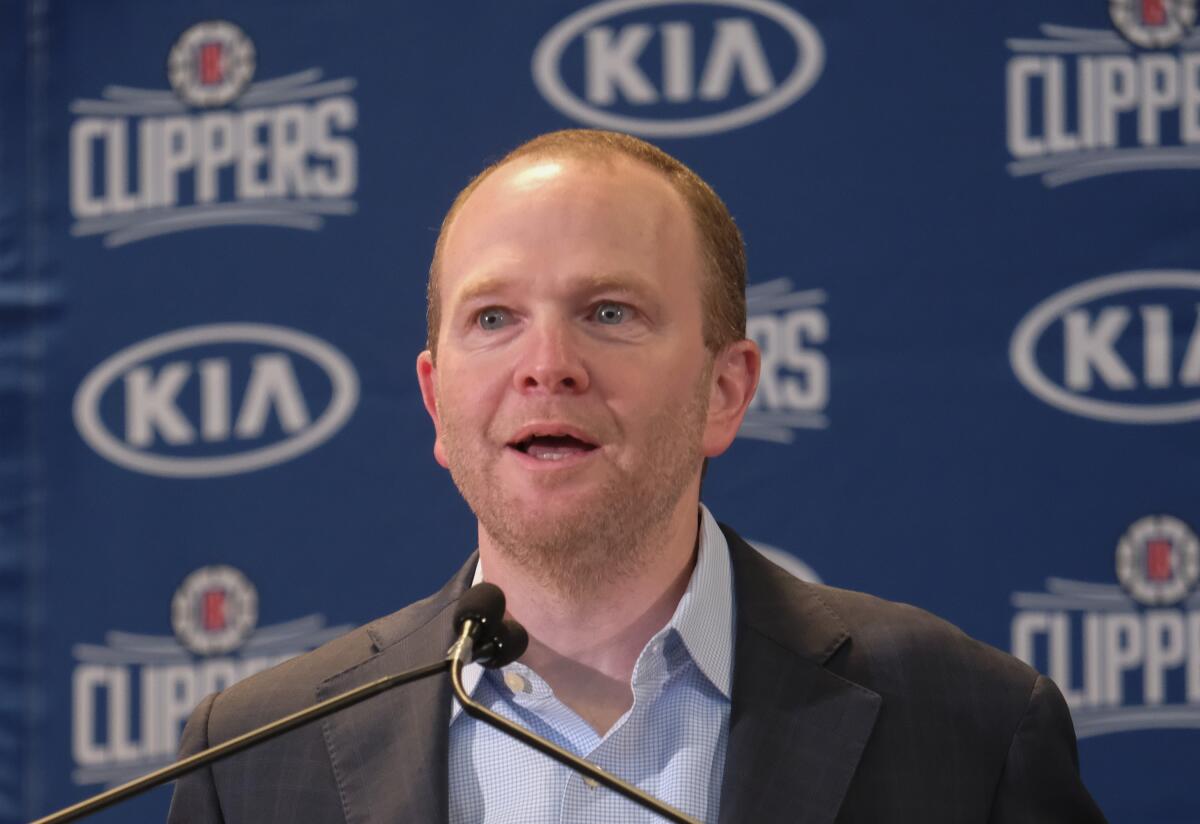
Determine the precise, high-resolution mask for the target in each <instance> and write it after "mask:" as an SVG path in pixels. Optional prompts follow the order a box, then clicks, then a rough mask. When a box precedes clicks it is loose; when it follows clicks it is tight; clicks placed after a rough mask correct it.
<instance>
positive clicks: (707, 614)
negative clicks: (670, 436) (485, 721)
mask: <svg viewBox="0 0 1200 824" xmlns="http://www.w3.org/2000/svg"><path fill="white" fill-rule="evenodd" d="M482 580H483V561H482V560H480V561H479V563H477V564H476V565H475V576H474V578H472V580H471V586H475V584H478V583H479V582H481V581H482ZM671 631H675V632H677V633H678V634H679V637H680V639H681V640H682V641H683V645H684V647H686V648H687V651H688V655H690V656H691V658H692V661H693V662H694V663H695V664H696V667H697V668H698V669H699V670H700V672H701V673H703V674H704V677H705V678H707V679H708V680H709V681H710V682H711V683H712V685H713V686H714V687H716V688H717V690H718V691H720V693H721V695H723V696H724V697H725V698H726V699H729V697H730V695H731V693H732V688H733V571H732V567H731V566H730V561H729V544H728V543H727V542H726V540H725V534H724V533H723V532H721V528H720V527H719V526H717V521H716V519H715V518H714V517H713V515H712V513H711V512H709V511H708V507H706V506H705V505H704V504H700V536H699V541H698V547H697V550H696V566H695V568H694V569H693V570H692V577H691V579H690V580H689V581H688V586H687V589H686V590H685V591H684V593H683V597H682V598H680V599H679V604H678V605H677V606H676V607H675V613H674V614H673V615H672V616H671V620H670V621H668V622H667V624H666V626H664V627H663V628H662V629H661V630H659V631H658V632H657V633H655V635H654V638H652V639H650V643H653V642H654V640H655V639H658V638H663V637H665V636H666V635H667V634H669V633H670V632H671ZM647 646H649V644H647ZM642 654H643V655H644V654H645V650H644V649H643V651H642ZM483 673H484V669H483V665H482V664H478V663H471V664H467V665H466V666H465V667H463V671H462V681H463V689H465V690H466V692H467V694H468V695H474V694H475V690H476V688H477V687H478V686H479V681H480V679H481V678H483ZM460 712H462V707H461V705H459V703H458V702H457V701H454V702H453V704H452V706H451V709H450V721H451V723H453V722H454V719H455V718H457V717H458V715H459V713H460Z"/></svg>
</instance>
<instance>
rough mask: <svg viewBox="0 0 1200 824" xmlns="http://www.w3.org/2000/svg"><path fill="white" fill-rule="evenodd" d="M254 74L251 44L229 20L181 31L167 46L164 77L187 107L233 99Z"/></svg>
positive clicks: (213, 104)
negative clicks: (170, 44) (172, 43)
mask: <svg viewBox="0 0 1200 824" xmlns="http://www.w3.org/2000/svg"><path fill="white" fill-rule="evenodd" d="M252 77H254V44H253V43H251V42H250V38H249V37H247V36H246V33H245V32H243V31H242V30H241V29H239V28H238V27H237V26H235V25H233V24H232V23H228V22H226V21H224V20H214V21H211V22H208V23H200V24H198V25H195V26H192V27H191V28H190V29H188V30H187V31H185V32H184V33H183V34H182V35H181V36H180V38H179V40H178V41H177V42H176V43H175V45H174V46H172V47H171V56H170V57H169V58H168V59H167V78H168V79H169V80H170V81H171V87H172V88H174V89H175V93H176V94H177V95H179V98H180V99H181V100H182V101H183V102H184V103H187V104H188V105H189V106H203V107H211V106H224V105H226V104H227V103H231V102H233V101H234V100H235V99H236V98H237V97H238V96H239V95H240V94H241V93H242V91H243V90H244V89H245V88H246V85H247V84H248V83H249V82H250V79H251V78H252Z"/></svg>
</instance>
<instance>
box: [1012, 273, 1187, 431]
mask: <svg viewBox="0 0 1200 824" xmlns="http://www.w3.org/2000/svg"><path fill="white" fill-rule="evenodd" d="M1197 292H1200V272H1188V271H1153V270H1152V271H1144V272H1125V273H1122V274H1116V275H1108V276H1106V277H1100V278H1096V279H1095V280H1089V281H1086V282H1084V283H1080V284H1077V285H1075V286H1072V287H1070V288H1069V289H1065V290H1063V291H1062V292H1059V293H1058V294H1056V295H1052V296H1051V297H1049V298H1047V299H1046V300H1044V301H1042V302H1041V303H1039V304H1038V305H1037V306H1035V307H1034V308H1033V310H1032V311H1030V312H1029V314H1028V315H1026V316H1025V317H1024V318H1023V319H1022V320H1021V322H1020V324H1018V325H1017V328H1016V331H1015V332H1014V333H1013V337H1012V341H1011V343H1010V345H1009V360H1010V362H1011V363H1012V368H1013V372H1014V373H1016V376H1017V378H1018V379H1019V380H1020V381H1021V383H1022V384H1024V386H1025V388H1026V389H1028V390H1029V391H1030V392H1032V393H1033V394H1034V395H1036V396H1037V397H1038V398H1040V399H1041V400H1043V401H1045V402H1046V403H1048V404H1050V405H1051V406H1054V407H1057V408H1058V409H1061V410H1063V411H1064V412H1070V413H1071V414H1074V415H1082V416H1084V417H1088V418H1095V419H1096V420H1102V421H1111V422H1113V423H1133V424H1169V423H1184V422H1186V421H1193V420H1196V419H1198V418H1200V302H1198V296H1197Z"/></svg>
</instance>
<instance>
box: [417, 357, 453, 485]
mask: <svg viewBox="0 0 1200 824" xmlns="http://www.w3.org/2000/svg"><path fill="white" fill-rule="evenodd" d="M417 385H418V386H420V387H421V400H422V401H424V402H425V411H426V412H428V413H429V418H430V419H431V420H432V421H433V433H434V438H433V457H434V458H435V459H436V460H437V462H438V463H439V464H441V465H442V466H444V467H446V468H447V469H449V468H450V463H449V462H448V461H447V460H446V448H445V447H444V446H443V445H442V418H441V416H440V415H439V414H438V405H437V366H436V365H435V364H434V362H433V355H432V354H430V352H429V350H428V349H426V350H425V351H424V352H422V353H421V354H419V355H417Z"/></svg>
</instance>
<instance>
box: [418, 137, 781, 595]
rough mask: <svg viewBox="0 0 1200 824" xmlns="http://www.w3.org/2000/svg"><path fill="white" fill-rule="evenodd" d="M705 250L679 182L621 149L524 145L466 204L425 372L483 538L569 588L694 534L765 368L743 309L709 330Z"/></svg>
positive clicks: (631, 565)
mask: <svg viewBox="0 0 1200 824" xmlns="http://www.w3.org/2000/svg"><path fill="white" fill-rule="evenodd" d="M551 137H553V136H551ZM602 137H604V139H606V140H612V141H615V142H620V143H622V145H638V143H633V142H630V141H632V140H633V139H632V138H618V137H613V136H602ZM546 142H548V143H552V142H553V141H552V140H550V138H547V139H546ZM530 145H532V144H530ZM572 145H574V144H572ZM587 145H591V144H587ZM641 145H644V144H641ZM593 149H595V147H594V146H593ZM651 151H653V152H657V150H653V149H651ZM518 152H520V150H518ZM672 163H674V161H672ZM680 168H682V167H680ZM685 171H686V170H685ZM687 174H688V175H691V173H690V172H688V173H687ZM692 178H694V175H692ZM695 180H696V182H697V183H699V181H698V179H695ZM699 185H700V186H703V184H702V183H699ZM705 189H706V187H705ZM706 190H707V189H706ZM709 194H710V195H711V192H709ZM712 198H713V200H714V202H715V203H716V204H717V205H718V206H719V205H720V202H719V201H716V200H715V195H712ZM721 210H722V211H723V207H721ZM725 217H726V223H727V228H728V231H731V232H732V237H733V238H735V239H736V237H737V230H736V229H735V228H733V226H732V222H730V221H728V215H726V216H725ZM735 245H737V246H738V253H737V254H736V255H734V257H736V258H737V259H738V260H739V261H740V259H741V255H740V242H739V243H737V244H735ZM710 259H711V252H710V245H709V244H706V243H704V242H703V241H702V232H701V228H700V226H699V221H698V220H697V219H696V217H695V212H694V207H693V205H692V202H691V201H690V200H689V199H688V197H687V196H686V195H685V194H684V193H683V191H681V189H680V187H679V185H678V184H677V181H676V180H675V179H673V178H672V177H671V176H669V175H668V174H666V173H664V172H663V171H661V169H660V167H659V166H657V165H652V164H649V163H646V162H643V160H642V159H641V158H640V157H631V156H630V154H629V153H628V152H626V151H619V152H610V151H601V150H599V149H595V150H594V151H592V150H589V151H585V152H582V153H581V152H579V151H577V150H572V151H561V152H560V151H552V150H550V149H549V148H545V147H544V148H543V150H538V151H528V152H524V153H518V154H516V156H510V158H509V159H507V160H505V161H504V162H502V163H501V164H499V165H498V166H496V167H492V169H491V170H489V172H488V173H486V175H485V176H481V177H480V178H477V179H476V181H474V182H473V183H472V186H471V187H470V188H469V193H468V195H467V196H460V198H459V199H458V200H457V201H456V202H455V206H454V208H453V210H452V214H451V216H449V217H448V218H447V220H446V225H445V226H444V228H443V232H442V236H441V238H440V239H439V241H438V250H437V260H436V263H435V266H434V272H433V276H434V284H435V288H433V289H431V294H432V297H433V300H434V307H435V309H434V311H433V312H432V313H431V314H432V315H433V316H434V318H435V320H434V325H433V327H432V328H431V334H430V337H431V342H432V341H436V344H433V343H431V345H436V346H437V347H438V353H437V357H436V360H435V358H434V356H433V353H432V351H430V350H427V351H426V352H423V353H422V354H421V356H420V357H419V358H418V361H417V375H418V380H419V382H420V385H421V391H422V396H423V398H424V400H425V405H426V408H427V409H428V410H429V413H430V416H431V417H432V419H433V422H434V425H435V428H436V430H437V439H436V442H435V446H434V454H435V456H436V457H437V459H438V461H439V462H440V463H442V464H443V465H444V466H446V467H447V468H449V469H450V471H451V475H452V476H453V478H454V480H455V483H456V484H457V485H458V487H459V489H460V491H461V492H462V494H463V497H464V498H466V500H467V502H468V503H469V504H470V506H471V508H472V509H473V510H474V512H475V514H476V516H477V517H478V518H479V522H480V533H481V535H480V545H481V548H483V547H495V548H496V549H497V551H500V552H504V553H506V554H507V555H508V556H509V557H510V558H512V559H514V560H515V561H517V562H518V563H520V564H521V565H522V566H523V567H524V568H525V569H527V570H528V571H529V572H530V573H531V574H532V575H535V576H540V577H541V578H542V580H543V583H544V584H545V585H546V586H547V587H551V588H554V589H557V590H559V591H569V590H571V589H573V588H577V587H581V586H584V585H585V582H586V584H588V585H595V584H596V583H597V582H599V581H602V580H604V579H610V580H612V579H619V578H621V577H622V576H626V575H629V574H633V573H635V572H636V571H637V569H638V567H639V563H640V562H641V561H643V560H644V557H645V555H644V553H645V552H646V551H647V549H646V542H647V541H651V542H653V540H654V539H655V536H656V534H658V533H661V532H662V531H663V530H664V529H666V525H667V524H673V525H674V527H676V528H677V527H678V526H679V524H680V523H686V520H687V519H688V518H690V519H692V522H693V528H694V519H695V515H696V504H697V501H698V497H699V481H700V469H701V465H702V462H703V460H704V459H705V458H706V457H707V456H711V455H716V454H719V453H720V452H723V451H724V450H725V449H726V448H727V447H728V446H729V444H730V442H731V441H732V439H733V437H734V435H735V434H736V432H737V427H738V426H739V424H740V422H741V418H742V415H743V414H744V412H745V408H746V405H747V404H748V403H749V400H750V397H751V395H752V394H753V390H754V385H755V382H756V378H757V370H758V352H757V349H756V348H755V346H754V344H753V343H752V342H750V341H747V340H744V339H743V338H742V329H743V328H744V323H745V317H744V310H742V312H741V313H738V312H736V310H735V314H736V315H737V316H736V317H735V318H734V319H733V320H732V321H730V322H728V323H725V324H723V325H718V326H717V328H716V330H715V331H714V329H713V322H712V321H711V313H710V311H709V303H710V301H711V299H710V297H709V296H710V290H709V288H708V284H709V282H710V281H711V277H710V275H709V272H710V268H709V265H708V263H709V260H710ZM738 265H739V266H740V263H739V264H738ZM739 271H740V270H739ZM739 290H740V287H739ZM738 297H739V299H740V298H741V293H740V291H739V295H738ZM739 302H740V301H739ZM743 305H744V304H743Z"/></svg>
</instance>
